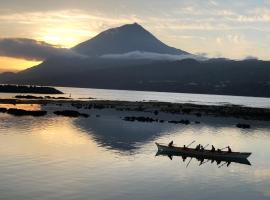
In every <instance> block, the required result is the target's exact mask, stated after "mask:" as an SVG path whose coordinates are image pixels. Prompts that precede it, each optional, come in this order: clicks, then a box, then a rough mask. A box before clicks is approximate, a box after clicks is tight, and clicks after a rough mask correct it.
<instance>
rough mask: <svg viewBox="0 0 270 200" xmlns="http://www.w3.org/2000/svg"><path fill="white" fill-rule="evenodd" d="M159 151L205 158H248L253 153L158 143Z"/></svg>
mask: <svg viewBox="0 0 270 200" xmlns="http://www.w3.org/2000/svg"><path fill="white" fill-rule="evenodd" d="M156 145H157V148H158V152H159V153H166V154H169V155H177V154H179V155H181V156H186V157H199V158H205V159H218V160H228V159H247V158H248V157H249V156H250V155H251V153H249V152H228V151H220V152H218V151H214V152H212V151H211V150H196V149H194V148H187V147H175V146H168V145H163V144H159V143H156Z"/></svg>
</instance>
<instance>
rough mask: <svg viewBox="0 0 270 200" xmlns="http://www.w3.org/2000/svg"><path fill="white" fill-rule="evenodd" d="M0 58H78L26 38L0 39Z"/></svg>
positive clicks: (68, 52) (64, 50)
mask: <svg viewBox="0 0 270 200" xmlns="http://www.w3.org/2000/svg"><path fill="white" fill-rule="evenodd" d="M0 56H6V57H13V58H23V59H26V60H45V59H47V58H49V57H52V56H80V55H78V54H76V53H75V52H73V51H71V50H69V49H65V48H61V47H59V46H55V45H51V44H48V43H46V42H43V41H37V40H33V39H27V38H2V39H0Z"/></svg>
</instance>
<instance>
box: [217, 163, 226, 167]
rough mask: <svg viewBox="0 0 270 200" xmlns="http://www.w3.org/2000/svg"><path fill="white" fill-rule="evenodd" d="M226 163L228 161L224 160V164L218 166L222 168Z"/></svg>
mask: <svg viewBox="0 0 270 200" xmlns="http://www.w3.org/2000/svg"><path fill="white" fill-rule="evenodd" d="M225 164H226V162H224V163H223V164H222V165H220V166H218V168H221V167H222V166H224V165H225Z"/></svg>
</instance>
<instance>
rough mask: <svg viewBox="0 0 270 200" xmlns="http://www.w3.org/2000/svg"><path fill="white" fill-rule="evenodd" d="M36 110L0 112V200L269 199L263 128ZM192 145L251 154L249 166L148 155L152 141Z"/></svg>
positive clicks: (268, 137)
mask: <svg viewBox="0 0 270 200" xmlns="http://www.w3.org/2000/svg"><path fill="white" fill-rule="evenodd" d="M43 109H46V110H49V113H50V114H49V115H47V116H46V117H40V118H33V117H13V116H10V115H7V114H0V199H1V200H18V199H22V200H32V199H33V200H34V199H40V200H43V199H44V200H45V199H46V200H73V199H74V200H75V199H82V200H86V199H95V200H99V199H100V200H104V199H117V200H124V199H153V200H154V199H155V200H156V199H164V198H166V199H221V200H222V199H228V198H230V199H260V200H261V199H262V200H263V199H270V190H269V188H270V159H269V157H270V151H269V150H270V149H269V147H270V134H269V130H270V124H269V123H267V122H256V121H249V123H250V124H251V125H252V129H249V130H241V129H237V128H235V124H236V123H237V122H239V119H230V118H228V119H222V118H207V117H202V118H200V121H201V122H202V123H201V124H192V125H188V126H185V125H172V124H168V123H164V124H158V123H139V122H126V121H122V120H121V119H120V117H122V116H126V114H125V113H121V112H116V111H110V110H102V111H98V110H97V111H91V112H96V113H92V115H91V117H90V118H87V119H84V118H79V119H71V118H66V117H55V116H54V115H53V114H51V112H50V108H47V107H45V108H43ZM51 109H52V108H51ZM52 110H53V109H52ZM96 114H100V115H101V117H99V118H98V117H95V115H96ZM160 117H164V118H166V117H170V116H165V115H164V116H160ZM189 119H191V120H193V119H192V118H189ZM194 139H195V140H196V141H197V142H198V143H201V144H208V143H213V144H215V145H216V146H219V147H223V146H227V145H228V144H230V145H231V146H232V148H233V150H239V151H250V152H252V155H251V157H250V159H249V161H250V162H251V163H252V165H251V166H248V165H241V164H236V163H232V164H231V166H229V167H226V166H222V167H220V168H219V167H218V166H217V164H216V163H213V164H211V163H205V164H203V165H202V166H199V162H198V161H196V160H192V161H191V163H190V165H189V166H188V167H186V165H187V163H188V161H189V160H186V161H185V162H183V160H182V158H181V157H173V160H172V161H171V160H170V159H169V158H168V157H165V156H158V157H156V156H155V154H156V147H155V144H154V142H156V141H157V142H169V141H170V140H174V141H175V143H177V144H179V145H182V144H187V143H189V142H191V141H193V140H194Z"/></svg>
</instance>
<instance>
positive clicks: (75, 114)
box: [53, 110, 89, 117]
mask: <svg viewBox="0 0 270 200" xmlns="http://www.w3.org/2000/svg"><path fill="white" fill-rule="evenodd" d="M53 113H54V114H56V115H62V116H66V117H89V115H88V114H85V113H79V112H78V111H75V110H63V111H54V112H53Z"/></svg>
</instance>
